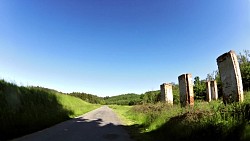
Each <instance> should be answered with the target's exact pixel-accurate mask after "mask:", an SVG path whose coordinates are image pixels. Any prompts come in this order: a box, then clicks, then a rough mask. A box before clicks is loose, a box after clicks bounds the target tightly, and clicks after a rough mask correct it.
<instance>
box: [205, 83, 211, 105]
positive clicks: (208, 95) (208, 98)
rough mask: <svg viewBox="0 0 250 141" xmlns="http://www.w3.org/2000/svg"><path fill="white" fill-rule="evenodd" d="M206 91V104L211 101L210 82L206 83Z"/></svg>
mask: <svg viewBox="0 0 250 141" xmlns="http://www.w3.org/2000/svg"><path fill="white" fill-rule="evenodd" d="M206 91H207V96H206V99H207V101H208V102H210V101H211V85H210V81H207V82H206Z"/></svg>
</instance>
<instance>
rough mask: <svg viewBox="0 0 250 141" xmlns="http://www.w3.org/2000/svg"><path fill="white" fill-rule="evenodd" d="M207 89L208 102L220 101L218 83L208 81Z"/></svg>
mask: <svg viewBox="0 0 250 141" xmlns="http://www.w3.org/2000/svg"><path fill="white" fill-rule="evenodd" d="M206 88H207V101H208V102H210V101H211V100H217V99H218V89H217V83H216V81H215V80H214V81H207V82H206Z"/></svg>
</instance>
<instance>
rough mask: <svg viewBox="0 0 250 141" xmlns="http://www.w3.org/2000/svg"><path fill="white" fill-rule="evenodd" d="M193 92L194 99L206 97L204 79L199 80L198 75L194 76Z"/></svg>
mask: <svg viewBox="0 0 250 141" xmlns="http://www.w3.org/2000/svg"><path fill="white" fill-rule="evenodd" d="M194 94H195V99H203V100H205V98H206V81H205V80H200V77H199V76H196V77H195V78H194Z"/></svg>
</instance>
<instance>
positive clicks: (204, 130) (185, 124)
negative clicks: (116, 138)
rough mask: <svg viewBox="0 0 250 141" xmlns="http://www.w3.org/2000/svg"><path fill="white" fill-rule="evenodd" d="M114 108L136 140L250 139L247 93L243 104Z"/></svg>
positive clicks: (198, 103) (248, 95)
mask: <svg viewBox="0 0 250 141" xmlns="http://www.w3.org/2000/svg"><path fill="white" fill-rule="evenodd" d="M111 108H114V107H111ZM114 109H115V111H117V112H118V113H120V114H119V115H121V116H124V118H126V119H127V120H129V121H131V122H132V124H130V125H127V126H126V128H127V129H128V130H129V132H130V134H131V135H132V137H133V138H135V139H136V140H138V141H140V140H142V141H147V140H148V141H152V140H158V141H164V140H169V141H172V140H173V141H174V140H220V141H223V140H244V141H246V140H250V124H249V123H250V122H249V121H250V92H247V93H245V102H244V103H241V104H238V103H234V104H231V105H227V106H225V105H224V104H223V103H222V102H221V101H213V102H210V103H207V102H202V101H199V102H197V101H196V103H195V106H194V107H186V108H181V107H180V106H179V105H174V106H168V105H165V104H162V103H157V104H147V105H138V106H133V107H129V108H126V107H125V108H124V107H122V106H115V108H114Z"/></svg>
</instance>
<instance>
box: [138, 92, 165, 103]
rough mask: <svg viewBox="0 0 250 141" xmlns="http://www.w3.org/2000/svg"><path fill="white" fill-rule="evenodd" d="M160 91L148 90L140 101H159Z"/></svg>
mask: <svg viewBox="0 0 250 141" xmlns="http://www.w3.org/2000/svg"><path fill="white" fill-rule="evenodd" d="M160 95H161V91H160V90H157V91H148V92H146V93H145V94H143V97H142V101H143V103H156V102H158V101H160Z"/></svg>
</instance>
